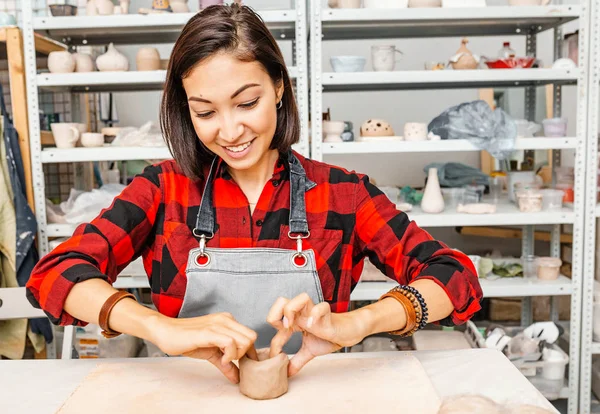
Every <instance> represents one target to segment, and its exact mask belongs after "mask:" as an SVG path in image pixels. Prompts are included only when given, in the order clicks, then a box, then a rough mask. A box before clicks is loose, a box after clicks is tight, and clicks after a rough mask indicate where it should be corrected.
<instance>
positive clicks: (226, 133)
mask: <svg viewBox="0 0 600 414" xmlns="http://www.w3.org/2000/svg"><path fill="white" fill-rule="evenodd" d="M243 133H244V125H243V124H242V123H241V122H239V121H238V120H237V119H236V118H235V116H233V115H225V116H223V117H222V119H221V126H220V128H219V137H220V138H221V139H222V140H224V141H229V142H235V140H237V139H238V138H239V137H241V136H242V134H243Z"/></svg>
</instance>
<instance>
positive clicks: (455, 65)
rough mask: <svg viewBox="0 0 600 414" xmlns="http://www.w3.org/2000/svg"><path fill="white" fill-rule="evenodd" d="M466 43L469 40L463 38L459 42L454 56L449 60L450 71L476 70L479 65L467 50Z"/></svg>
mask: <svg viewBox="0 0 600 414" xmlns="http://www.w3.org/2000/svg"><path fill="white" fill-rule="evenodd" d="M467 43H469V40H468V39H467V38H464V39H463V40H462V41H461V45H460V47H459V48H458V50H457V51H456V55H454V57H453V58H452V59H451V64H452V69H454V70H461V69H476V68H477V65H478V64H479V62H478V60H477V59H476V58H475V56H473V54H472V53H471V51H470V50H469V49H467Z"/></svg>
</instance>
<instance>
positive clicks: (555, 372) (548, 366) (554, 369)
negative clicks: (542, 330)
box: [542, 348, 569, 380]
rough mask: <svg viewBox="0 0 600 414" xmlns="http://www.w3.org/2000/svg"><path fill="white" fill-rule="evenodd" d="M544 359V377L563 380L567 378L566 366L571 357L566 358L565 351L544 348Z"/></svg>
mask: <svg viewBox="0 0 600 414" xmlns="http://www.w3.org/2000/svg"><path fill="white" fill-rule="evenodd" d="M542 360H543V361H544V362H545V364H544V367H543V368H542V378H544V379H547V380H563V379H564V378H565V368H566V366H567V363H568V362H569V358H568V357H566V358H565V354H564V352H560V351H558V350H556V349H551V348H544V350H543V351H542Z"/></svg>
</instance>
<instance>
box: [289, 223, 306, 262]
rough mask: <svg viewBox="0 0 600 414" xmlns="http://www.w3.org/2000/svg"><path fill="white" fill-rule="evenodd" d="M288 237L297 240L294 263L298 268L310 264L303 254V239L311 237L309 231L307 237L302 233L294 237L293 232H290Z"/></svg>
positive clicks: (293, 257)
mask: <svg viewBox="0 0 600 414" xmlns="http://www.w3.org/2000/svg"><path fill="white" fill-rule="evenodd" d="M288 237H289V238H290V239H296V254H294V255H293V256H292V263H293V264H294V266H296V267H298V268H302V267H304V266H306V264H307V263H308V258H307V257H306V255H305V254H304V253H303V249H302V239H308V238H309V237H310V231H308V233H307V234H306V235H305V236H303V235H302V234H301V233H298V235H297V236H292V232H291V231H288Z"/></svg>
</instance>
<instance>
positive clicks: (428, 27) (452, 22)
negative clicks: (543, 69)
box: [322, 5, 581, 40]
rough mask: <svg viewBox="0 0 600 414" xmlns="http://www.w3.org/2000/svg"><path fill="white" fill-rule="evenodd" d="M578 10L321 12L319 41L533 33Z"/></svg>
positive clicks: (561, 7) (572, 16)
mask: <svg viewBox="0 0 600 414" xmlns="http://www.w3.org/2000/svg"><path fill="white" fill-rule="evenodd" d="M580 12H581V9H580V6H578V5H552V6H534V7H506V6H498V7H465V8H408V9H368V8H363V9H324V10H322V13H323V14H322V31H323V36H324V39H325V40H339V39H356V38H361V39H384V38H399V37H441V36H495V35H510V34H528V33H530V34H533V33H539V32H543V31H545V30H549V29H553V28H555V27H557V26H560V25H562V24H564V23H566V22H569V21H572V20H575V19H577V18H578V17H579V15H580Z"/></svg>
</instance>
